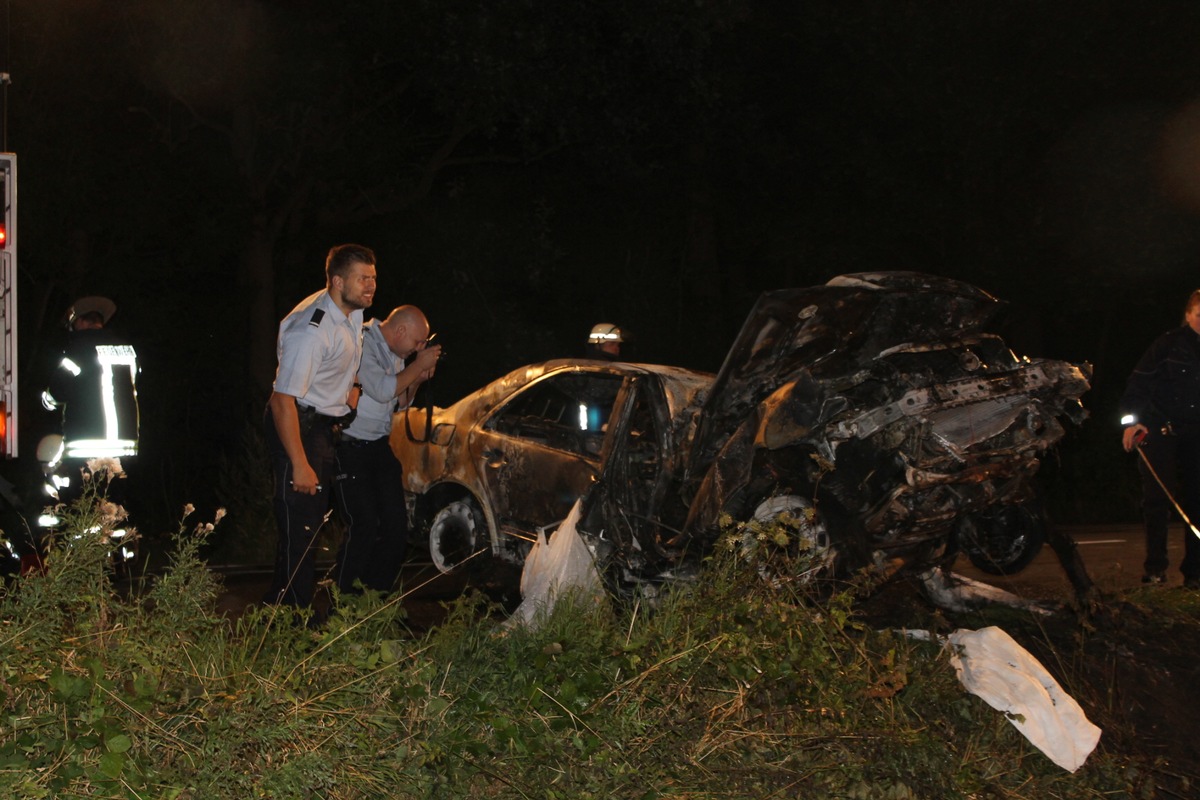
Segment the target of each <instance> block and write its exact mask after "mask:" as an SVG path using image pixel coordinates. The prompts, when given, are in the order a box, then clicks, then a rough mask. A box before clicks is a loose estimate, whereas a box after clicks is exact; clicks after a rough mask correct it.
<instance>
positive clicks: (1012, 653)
mask: <svg viewBox="0 0 1200 800" xmlns="http://www.w3.org/2000/svg"><path fill="white" fill-rule="evenodd" d="M950 644H951V645H953V646H954V647H953V649H952V653H951V656H950V663H951V664H952V665H953V666H954V671H955V672H956V673H957V674H958V679H959V681H961V682H962V685H963V686H965V687H966V689H967V691H969V692H971V694H974V695H977V696H979V697H981V698H983V700H984V701H985V702H986V703H987V704H988V705H990V706H991V707H992V708H994V709H996V710H997V711H1002V712H1004V714H1005V715H1006V716H1007V717H1008V719H1009V722H1011V723H1012V724H1013V725H1014V726H1015V727H1016V729H1017V730H1019V731H1020V732H1021V734H1022V735H1023V736H1024V737H1025V738H1026V739H1028V740H1029V741H1030V742H1032V743H1033V744H1034V745H1035V746H1036V747H1037V748H1038V749H1039V750H1041V751H1042V752H1043V753H1045V754H1046V756H1047V757H1048V758H1049V759H1050V760H1051V761H1053V762H1054V763H1055V764H1057V765H1059V766H1060V767H1062V768H1063V769H1065V770H1068V771H1070V772H1074V771H1075V770H1077V769H1079V768H1080V767H1081V766H1083V762H1084V761H1086V760H1087V757H1088V756H1089V755H1090V754H1091V752H1092V750H1094V749H1095V747H1096V744H1097V743H1098V742H1099V741H1100V728H1098V727H1096V726H1095V725H1093V724H1092V723H1091V721H1089V720H1088V718H1087V715H1086V714H1084V712H1083V709H1082V708H1080V707H1079V703H1077V702H1075V699H1074V698H1073V697H1071V696H1070V695H1069V694H1067V693H1066V692H1064V691H1063V690H1062V687H1060V686H1059V685H1058V681H1056V680H1054V677H1053V676H1052V675H1051V674H1050V673H1049V672H1047V671H1046V668H1045V667H1043V666H1042V664H1041V662H1039V661H1038V660H1037V659H1036V658H1034V657H1033V656H1032V655H1030V653H1029V651H1028V650H1026V649H1025V648H1023V647H1021V645H1019V644H1017V643H1016V641H1014V640H1013V638H1012V637H1011V636H1009V635H1008V634H1007V633H1005V632H1004V631H1003V630H1001V629H1000V628H997V627H994V626H993V627H989V628H983V629H981V630H977V631H972V630H967V629H960V630H957V631H955V632H954V633H952V634H950Z"/></svg>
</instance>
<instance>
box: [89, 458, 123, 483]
mask: <svg viewBox="0 0 1200 800" xmlns="http://www.w3.org/2000/svg"><path fill="white" fill-rule="evenodd" d="M87 471H88V472H90V473H91V474H92V475H95V476H96V477H107V478H108V479H109V480H112V479H114V478H121V477H124V475H125V470H124V469H122V468H121V459H119V458H89V459H88V461H87Z"/></svg>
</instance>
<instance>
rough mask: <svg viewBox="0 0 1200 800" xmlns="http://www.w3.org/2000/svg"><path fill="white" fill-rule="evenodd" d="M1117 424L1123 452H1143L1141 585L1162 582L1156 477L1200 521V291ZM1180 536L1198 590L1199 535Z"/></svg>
mask: <svg viewBox="0 0 1200 800" xmlns="http://www.w3.org/2000/svg"><path fill="white" fill-rule="evenodd" d="M1121 425H1122V426H1124V431H1123V433H1122V442H1121V443H1122V445H1123V446H1124V447H1125V451H1126V452H1130V451H1132V450H1133V449H1134V448H1135V447H1139V446H1140V447H1141V456H1143V457H1142V458H1139V460H1138V469H1139V471H1140V472H1141V478H1142V515H1143V521H1144V524H1145V529H1146V562H1145V565H1144V566H1145V574H1144V576H1143V578H1142V582H1143V583H1165V582H1166V579H1167V576H1166V570H1167V566H1168V561H1167V525H1168V522H1169V521H1170V517H1171V507H1172V506H1171V500H1170V497H1168V495H1167V493H1166V491H1165V490H1164V488H1163V486H1162V485H1160V483H1159V481H1162V483H1163V484H1165V485H1166V487H1167V489H1169V490H1170V491H1171V492H1172V493H1174V494H1175V497H1176V500H1178V502H1179V504H1180V506H1181V507H1182V508H1183V511H1184V513H1185V514H1187V516H1188V517H1189V519H1191V521H1192V523H1193V524H1195V525H1197V526H1200V289H1198V290H1196V291H1194V292H1192V294H1191V296H1190V297H1189V298H1188V301H1187V305H1186V306H1185V307H1184V314H1183V324H1182V325H1181V326H1180V327H1178V328H1175V329H1174V330H1171V331H1168V332H1167V333H1164V334H1163V335H1162V336H1160V337H1158V338H1157V339H1156V340H1155V341H1154V343H1153V344H1151V345H1150V348H1149V349H1148V350H1146V352H1145V353H1144V354H1143V355H1142V357H1141V360H1139V361H1138V363H1137V366H1136V367H1135V368H1134V370H1133V373H1132V374H1131V375H1130V376H1129V382H1128V384H1127V385H1126V388H1125V394H1124V395H1122V397H1121ZM1143 437H1144V438H1143ZM1156 476H1157V477H1156ZM1184 537H1185V538H1184V550H1183V552H1184V556H1183V563H1182V564H1181V565H1180V571H1181V572H1182V573H1183V580H1184V585H1185V586H1187V587H1189V588H1200V539H1197V537H1196V535H1195V534H1194V533H1192V531H1191V530H1185V532H1184Z"/></svg>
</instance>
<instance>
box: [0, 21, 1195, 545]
mask: <svg viewBox="0 0 1200 800" xmlns="http://www.w3.org/2000/svg"><path fill="white" fill-rule="evenodd" d="M0 4H2V12H3V14H4V19H3V22H4V23H5V27H4V30H3V33H2V36H0V48H2V49H0V70H3V71H6V72H8V73H10V75H11V86H9V88H8V90H7V95H6V97H5V120H6V125H5V143H6V149H7V150H10V151H12V152H15V153H17V154H18V157H19V159H20V190H19V191H20V276H19V283H18V287H19V302H20V318H19V320H20V351H21V376H20V380H21V392H22V408H23V414H22V419H21V431H22V443H21V447H22V449H23V451H24V452H25V453H31V452H32V449H33V447H34V445H35V444H36V441H37V437H38V435H39V434H40V432H42V431H43V430H45V429H46V426H47V425H48V424H49V423H50V422H51V420H49V418H48V415H46V414H43V413H42V411H41V409H40V406H39V405H38V404H37V402H36V394H37V392H38V391H39V390H40V388H41V386H42V383H43V377H42V376H44V374H45V370H46V368H47V367H46V365H47V364H48V363H49V359H50V358H51V357H52V356H53V354H54V352H55V350H56V348H57V347H59V346H60V345H61V343H62V341H63V339H62V337H63V335H64V334H63V332H62V330H61V329H60V328H59V327H58V324H57V323H58V321H59V318H60V315H61V314H62V312H63V310H64V309H65V308H66V306H67V305H68V304H69V302H70V301H71V300H72V299H73V298H74V297H77V296H80V295H84V294H93V293H98V294H106V295H108V296H111V297H112V298H113V299H115V300H116V302H117V304H118V307H119V310H118V312H117V315H116V317H115V318H114V320H113V327H115V328H117V329H119V330H120V331H121V332H122V333H124V334H125V335H126V336H127V337H128V338H130V339H131V340H132V341H133V342H134V344H135V345H136V346H137V348H138V351H139V354H141V357H142V367H143V374H142V378H141V382H140V384H139V388H140V396H141V400H142V416H143V443H142V447H143V454H142V456H141V457H140V458H139V465H140V466H141V467H142V476H141V477H140V478H139V483H138V486H139V490H140V495H141V498H140V501H139V502H140V504H141V506H142V508H143V511H144V513H145V514H146V515H147V516H148V517H150V518H152V519H154V520H155V522H157V521H158V518H160V517H161V518H166V519H170V518H171V517H170V514H172V513H173V511H169V510H172V509H177V508H179V507H181V506H182V505H183V504H184V503H185V502H195V503H197V505H200V504H202V503H209V502H217V501H219V499H220V498H216V497H214V496H213V494H214V492H215V491H216V489H215V488H214V482H213V479H212V476H213V475H214V474H215V473H216V472H218V471H220V470H222V469H224V468H225V467H224V466H223V465H225V464H227V463H228V462H227V461H225V460H224V459H225V458H226V457H236V454H237V451H238V449H239V448H240V447H241V446H242V445H243V443H244V440H245V435H246V431H247V430H249V429H250V426H252V425H254V424H255V423H256V421H257V418H258V417H259V416H260V414H261V409H262V405H263V402H264V400H265V397H266V393H267V390H268V388H269V381H270V377H271V371H272V369H273V350H274V331H275V326H276V325H277V323H278V320H279V318H280V317H281V316H282V315H283V314H284V313H286V311H287V310H288V309H290V308H291V307H292V306H293V305H294V304H295V303H296V302H298V301H299V300H300V299H301V298H303V297H304V296H305V295H307V294H309V293H311V292H312V291H315V290H316V289H318V288H321V286H322V285H323V281H324V276H323V273H322V268H323V259H324V254H325V252H326V250H327V249H328V248H329V247H330V246H331V245H333V244H338V243H341V242H345V241H356V242H360V243H363V244H366V245H368V246H371V247H373V248H375V250H376V252H377V255H378V257H379V277H380V283H379V292H378V294H377V296H376V301H375V306H374V307H373V308H372V309H371V312H373V313H374V314H376V315H379V316H384V315H386V312H387V310H389V309H390V308H391V307H393V306H394V305H397V304H399V303H415V304H417V305H419V306H421V307H422V308H424V309H425V310H426V312H427V314H428V316H429V317H430V320H431V323H432V326H433V329H434V330H436V331H437V332H438V335H439V339H441V341H443V342H444V344H445V347H446V349H447V352H448V357H447V359H446V361H445V363H444V364H443V366H442V367H441V369H440V370H439V374H438V377H437V379H436V380H435V381H434V382H433V384H431V386H430V390H431V392H432V394H433V397H434V400H435V402H437V403H438V404H440V405H445V404H448V403H449V402H452V401H453V400H455V399H456V398H457V397H459V396H461V395H462V394H464V393H466V392H468V391H471V390H473V389H475V388H477V387H479V386H480V385H482V384H483V383H485V382H487V381H489V380H491V379H492V378H494V377H497V376H498V375H500V374H502V373H503V372H506V371H508V370H509V369H512V368H514V367H516V366H519V365H521V364H524V363H528V362H530V361H534V360H540V359H543V358H549V357H555V356H575V355H582V349H583V348H582V345H583V340H584V338H585V336H586V333H587V331H588V329H589V328H590V327H591V325H592V324H593V323H594V322H597V321H601V320H604V321H611V322H615V323H618V324H620V325H622V326H625V327H628V328H630V329H632V330H633V331H634V332H635V334H636V335H637V342H636V345H635V349H634V351H633V356H634V357H635V358H636V359H638V360H646V361H654V362H660V363H672V364H679V365H682V366H689V367H696V368H701V369H709V370H715V369H716V368H718V367H719V366H720V363H721V360H722V358H723V356H724V353H725V349H726V348H727V346H728V345H729V343H730V342H731V340H732V339H733V337H734V335H735V334H736V332H737V330H738V328H739V326H740V325H741V322H742V320H743V319H744V317H745V314H746V311H747V310H748V309H749V308H750V306H751V304H752V303H753V301H754V298H755V297H756V296H757V294H758V293H759V292H760V291H763V290H765V289H771V288H779V287H784V286H799V285H809V284H816V283H823V282H825V281H826V280H828V279H829V278H831V277H833V276H834V275H837V274H841V273H846V272H857V271H868V270H880V269H915V270H921V271H926V272H932V273H937V274H941V275H947V276H952V277H956V278H961V279H964V280H967V281H970V282H973V283H976V284H977V285H979V286H981V287H983V288H984V289H987V290H988V291H990V292H992V293H994V294H996V295H997V296H999V297H1001V298H1002V299H1004V300H1006V301H1007V302H1008V303H1009V308H1008V313H1007V316H1006V318H1005V321H1004V324H1003V328H1002V330H1001V331H1000V332H1001V333H1003V334H1004V335H1005V336H1006V337H1007V338H1008V340H1009V342H1010V344H1011V345H1012V346H1013V348H1014V349H1015V350H1016V351H1018V352H1019V353H1022V354H1029V355H1042V356H1054V357H1059V358H1066V359H1069V360H1073V361H1085V360H1086V361H1090V362H1092V363H1093V364H1094V365H1095V367H1096V380H1095V384H1094V389H1093V391H1092V392H1091V393H1089V395H1088V396H1086V397H1085V404H1086V405H1088V406H1089V408H1091V409H1092V412H1093V418H1092V420H1090V421H1089V422H1088V423H1087V425H1086V426H1085V428H1084V429H1083V430H1081V431H1077V432H1074V433H1073V434H1072V435H1071V436H1070V437H1068V440H1067V441H1066V443H1065V444H1064V447H1063V456H1062V460H1061V464H1059V465H1057V466H1056V468H1055V470H1054V475H1053V480H1054V481H1055V487H1056V491H1057V492H1058V493H1059V495H1060V496H1062V495H1064V494H1066V495H1071V497H1070V498H1068V499H1063V500H1060V502H1059V503H1058V504H1057V506H1056V507H1057V508H1058V509H1059V513H1060V515H1063V516H1066V517H1068V518H1074V519H1096V518H1099V519H1104V518H1111V517H1113V516H1115V515H1121V514H1123V515H1124V516H1125V517H1126V518H1129V517H1131V516H1133V515H1134V514H1136V506H1135V505H1134V504H1133V502H1134V501H1133V500H1132V499H1131V498H1132V496H1133V495H1132V494H1131V492H1132V491H1133V490H1134V488H1135V486H1136V479H1135V476H1134V471H1133V470H1134V468H1133V465H1132V462H1129V461H1128V460H1127V458H1126V457H1125V454H1123V453H1121V452H1120V449H1119V444H1118V438H1119V431H1118V430H1117V427H1116V423H1115V418H1114V417H1115V405H1116V398H1117V396H1118V395H1119V393H1120V390H1121V388H1122V386H1123V384H1124V380H1125V377H1126V375H1127V374H1128V372H1129V370H1130V368H1131V367H1132V364H1133V362H1134V361H1135V360H1136V358H1137V356H1138V355H1139V353H1140V352H1141V351H1142V350H1143V349H1144V348H1145V346H1146V345H1147V344H1148V343H1149V341H1150V340H1151V339H1152V338H1153V337H1154V336H1155V335H1156V334H1157V333H1160V332H1162V331H1163V330H1166V329H1167V328H1169V327H1171V326H1173V325H1175V324H1177V323H1178V321H1179V319H1180V316H1181V312H1182V305H1183V302H1184V300H1185V299H1186V296H1187V294H1188V293H1189V292H1190V291H1191V290H1192V289H1195V288H1197V286H1200V270H1198V269H1197V266H1198V265H1200V230H1198V228H1197V217H1198V215H1200V47H1197V45H1196V43H1197V42H1200V4H1198V3H1195V2H1177V3H1156V2H1149V3H1138V4H1134V3H1128V2H1109V1H1107V0H1100V1H1097V2H1086V3H1085V2H1069V1H1062V2H1054V3H1045V2H997V1H996V0H989V1H988V2H971V1H968V2H955V3H941V2H903V1H902V0H899V1H897V2H869V3H859V2H821V3H801V2H794V1H791V2H744V1H740V0H715V1H710V0H614V1H613V2H605V3H576V2H564V1H563V0H554V1H552V0H522V1H521V2H515V1H513V0H402V1H398V0H350V1H349V2H338V3H330V2H327V1H326V0H322V1H320V2H318V1H316V0H260V1H259V2H254V1H253V0H169V1H168V0H122V2H116V1H115V0H0ZM23 462H24V459H23V460H22V463H19V464H11V463H10V464H6V465H4V467H5V472H6V474H9V475H10V476H13V477H14V479H16V480H18V481H21V480H24V476H25V475H26V474H27V473H28V472H29V467H30V465H28V464H25V463H23ZM1064 487H1067V488H1066V490H1065V491H1064Z"/></svg>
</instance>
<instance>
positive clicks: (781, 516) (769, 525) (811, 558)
mask: <svg viewBox="0 0 1200 800" xmlns="http://www.w3.org/2000/svg"><path fill="white" fill-rule="evenodd" d="M772 530H776V531H778V532H780V533H781V534H783V535H784V536H786V538H787V542H786V544H781V543H780V542H776V541H773V540H772V539H771V538H770V534H771V531H772ZM741 552H742V555H743V557H745V558H747V559H748V560H750V561H751V562H752V563H753V564H754V566H755V569H757V570H758V572H759V574H760V575H762V576H763V577H764V578H765V579H767V580H768V581H770V582H771V583H772V584H773V585H781V584H783V583H799V584H807V583H811V582H812V581H814V580H816V579H818V578H820V577H823V576H826V577H827V576H828V575H830V574H831V573H832V571H833V568H834V564H835V562H836V560H837V551H836V548H834V546H833V543H832V540H831V539H830V536H829V532H828V531H827V530H826V528H825V521H824V518H823V516H822V515H821V514H820V513H818V510H817V508H816V507H815V506H814V505H813V503H812V502H811V501H810V500H808V499H807V498H804V497H800V496H798V495H774V496H772V497H768V498H767V499H765V500H763V501H762V502H761V503H759V504H758V506H757V507H756V508H755V509H754V513H753V515H752V516H751V522H750V523H749V524H748V525H747V526H746V527H745V529H744V531H743V533H742V541H741ZM801 556H803V558H801ZM797 567H799V568H800V569H799V571H796V568H797Z"/></svg>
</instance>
